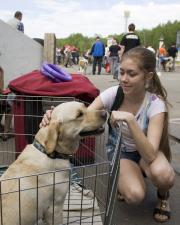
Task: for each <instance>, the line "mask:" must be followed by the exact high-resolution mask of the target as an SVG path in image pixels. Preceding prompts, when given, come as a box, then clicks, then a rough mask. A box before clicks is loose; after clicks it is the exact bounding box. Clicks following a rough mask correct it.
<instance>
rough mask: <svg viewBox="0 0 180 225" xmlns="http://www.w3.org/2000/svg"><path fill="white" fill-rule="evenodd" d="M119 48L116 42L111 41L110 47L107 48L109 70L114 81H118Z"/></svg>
mask: <svg viewBox="0 0 180 225" xmlns="http://www.w3.org/2000/svg"><path fill="white" fill-rule="evenodd" d="M120 50H121V48H120V46H119V45H118V44H117V42H116V40H114V39H113V41H112V45H111V46H110V47H109V62H110V70H111V74H112V75H113V78H114V79H118V73H117V71H118V66H119V52H120Z"/></svg>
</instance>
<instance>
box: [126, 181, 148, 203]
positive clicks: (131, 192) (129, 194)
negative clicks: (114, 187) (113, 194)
mask: <svg viewBox="0 0 180 225" xmlns="http://www.w3.org/2000/svg"><path fill="white" fill-rule="evenodd" d="M122 194H123V197H124V198H125V200H126V202H127V203H129V204H138V203H140V202H142V200H143V199H144V197H145V190H143V188H135V187H133V185H132V187H130V188H129V189H126V190H125V192H124V193H122Z"/></svg>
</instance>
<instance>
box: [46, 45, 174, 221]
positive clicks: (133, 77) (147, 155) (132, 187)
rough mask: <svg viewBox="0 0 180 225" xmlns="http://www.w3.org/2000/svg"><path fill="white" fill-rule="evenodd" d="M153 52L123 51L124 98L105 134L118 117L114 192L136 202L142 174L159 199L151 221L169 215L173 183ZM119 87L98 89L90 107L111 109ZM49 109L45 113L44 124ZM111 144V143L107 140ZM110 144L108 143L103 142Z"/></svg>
mask: <svg viewBox="0 0 180 225" xmlns="http://www.w3.org/2000/svg"><path fill="white" fill-rule="evenodd" d="M155 68H156V59H155V55H154V54H153V53H152V52H151V51H150V50H148V49H146V48H141V47H136V48H133V49H131V50H129V51H128V52H126V53H125V54H124V55H123V57H122V61H121V68H120V71H121V76H120V85H121V88H122V91H123V100H122V103H121V105H120V107H119V109H118V110H116V111H112V113H111V117H110V123H111V125H112V129H110V134H109V136H110V137H112V136H113V135H117V134H114V133H113V132H112V131H114V129H113V128H114V127H116V125H117V124H118V122H119V121H122V122H123V123H122V124H123V125H122V140H121V141H122V143H121V148H122V151H121V159H120V173H119V180H118V181H119V182H118V191H119V193H120V195H121V198H123V199H124V200H125V201H126V202H128V203H139V202H141V201H142V200H143V198H144V196H145V191H146V187H145V181H144V177H147V178H149V179H151V181H152V183H153V184H154V186H155V187H156V188H157V197H158V202H157V205H156V207H155V210H154V214H153V215H154V219H155V220H156V221H158V222H166V221H167V220H168V219H169V218H170V207H169V203H168V197H169V189H170V188H171V187H172V186H173V184H174V176H175V174H174V171H173V169H172V167H171V165H170V163H169V161H170V159H171V153H170V147H169V141H168V110H167V105H168V104H167V99H166V97H167V94H166V91H165V89H164V88H163V87H162V85H161V83H160V80H159V78H158V76H157V74H156V71H155ZM117 90H118V86H114V87H111V88H109V89H107V90H105V91H104V92H102V93H101V94H100V95H99V96H98V97H97V98H96V99H95V100H94V102H93V103H92V104H91V105H90V106H89V109H102V108H105V109H107V110H111V108H112V105H113V103H114V101H115V98H116V94H117ZM48 117H50V113H49V114H47V115H46V116H45V117H44V120H43V123H42V124H46V123H48ZM109 143H110V142H109ZM108 147H109V148H111V147H112V146H111V143H110V144H109V146H108Z"/></svg>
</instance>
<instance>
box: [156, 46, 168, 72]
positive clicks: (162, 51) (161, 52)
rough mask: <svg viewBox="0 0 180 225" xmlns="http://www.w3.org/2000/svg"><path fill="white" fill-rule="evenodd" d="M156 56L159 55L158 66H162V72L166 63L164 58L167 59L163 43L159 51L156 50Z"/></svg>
mask: <svg viewBox="0 0 180 225" xmlns="http://www.w3.org/2000/svg"><path fill="white" fill-rule="evenodd" d="M158 55H159V62H160V65H161V66H162V68H163V70H164V71H165V70H166V68H165V63H166V57H167V51H166V47H165V44H164V43H163V44H162V45H161V46H160V48H159V50H158Z"/></svg>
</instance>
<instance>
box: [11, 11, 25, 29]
mask: <svg viewBox="0 0 180 225" xmlns="http://www.w3.org/2000/svg"><path fill="white" fill-rule="evenodd" d="M22 16H23V14H22V12H20V11H16V12H15V14H14V18H13V19H10V20H9V21H8V22H7V24H9V25H10V26H11V27H13V28H15V29H17V30H19V31H21V32H23V33H24V24H23V23H22V22H21V20H22Z"/></svg>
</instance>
